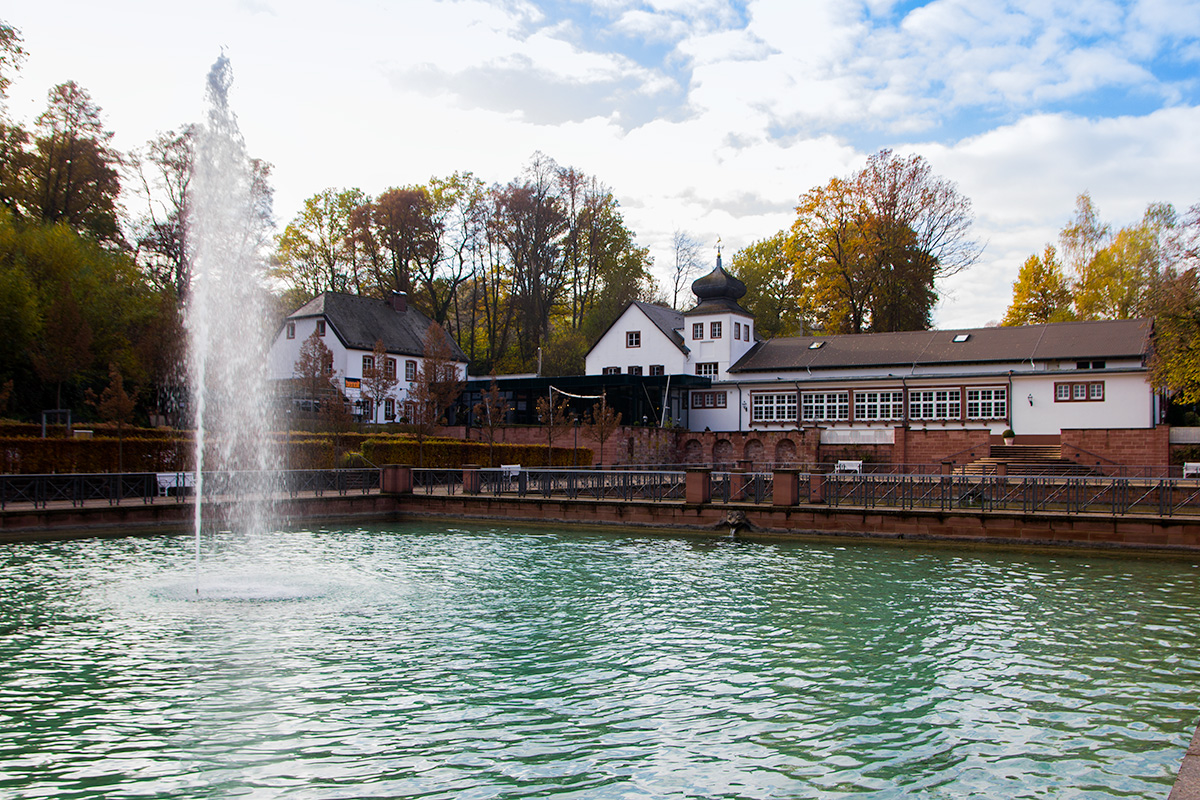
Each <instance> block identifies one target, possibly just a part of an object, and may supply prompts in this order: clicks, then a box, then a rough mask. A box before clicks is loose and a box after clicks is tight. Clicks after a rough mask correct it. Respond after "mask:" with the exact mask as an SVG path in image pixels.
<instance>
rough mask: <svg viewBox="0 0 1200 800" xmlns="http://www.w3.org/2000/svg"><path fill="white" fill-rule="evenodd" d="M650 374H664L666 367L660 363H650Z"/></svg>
mask: <svg viewBox="0 0 1200 800" xmlns="http://www.w3.org/2000/svg"><path fill="white" fill-rule="evenodd" d="M650 374H651V375H666V374H667V369H666V367H664V366H663V365H662V364H651V365H650Z"/></svg>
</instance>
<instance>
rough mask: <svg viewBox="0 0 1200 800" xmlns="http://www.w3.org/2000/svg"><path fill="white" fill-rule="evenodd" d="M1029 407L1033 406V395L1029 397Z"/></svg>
mask: <svg viewBox="0 0 1200 800" xmlns="http://www.w3.org/2000/svg"><path fill="white" fill-rule="evenodd" d="M1029 405H1033V395H1032V394H1031V395H1029Z"/></svg>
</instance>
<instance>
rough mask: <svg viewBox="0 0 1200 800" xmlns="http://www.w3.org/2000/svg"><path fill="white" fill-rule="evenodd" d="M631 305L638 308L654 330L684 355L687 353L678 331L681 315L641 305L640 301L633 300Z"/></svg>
mask: <svg viewBox="0 0 1200 800" xmlns="http://www.w3.org/2000/svg"><path fill="white" fill-rule="evenodd" d="M633 304H634V305H635V306H637V307H638V308H640V309H641V310H642V313H643V314H645V315H646V316H647V317H648V318H649V319H650V321H651V322H653V323H654V326H655V327H656V328H658V329H659V330H660V331H662V332H663V333H664V334H666V336H667V338H668V339H670V340H671V342H672V343H673V344H674V345H675V346H676V347H678V348H679V349H680V350H682V351H683V352H684V353H687V352H688V348H687V345H685V344H684V343H683V334H681V333H680V332H679V330H678V329H679V328H682V327H683V314H680V313H679V312H678V311H676V310H674V309H671V308H664V307H663V306H656V305H653V304H651V303H643V302H642V301H640V300H634V301H633Z"/></svg>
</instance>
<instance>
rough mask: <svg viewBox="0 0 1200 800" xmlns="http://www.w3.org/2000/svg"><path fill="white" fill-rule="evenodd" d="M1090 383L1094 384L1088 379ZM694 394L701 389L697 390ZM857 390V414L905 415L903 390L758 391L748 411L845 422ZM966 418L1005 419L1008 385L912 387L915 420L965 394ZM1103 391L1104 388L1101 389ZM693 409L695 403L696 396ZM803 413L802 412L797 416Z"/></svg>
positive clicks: (771, 417) (957, 407)
mask: <svg viewBox="0 0 1200 800" xmlns="http://www.w3.org/2000/svg"><path fill="white" fill-rule="evenodd" d="M1088 385H1090V384H1088ZM695 394H703V393H696V392H694V393H693V395H695ZM851 394H853V408H854V419H855V420H856V421H869V420H900V419H903V418H904V392H903V391H891V390H887V391H875V390H872V391H855V392H853V393H851V392H850V391H849V390H845V391H831V392H801V393H800V400H799V403H798V404H797V401H796V392H755V393H753V394H752V395H751V402H750V415H751V420H752V421H754V422H794V421H796V420H797V419H799V420H801V421H803V422H843V421H848V420H849V419H850V410H851ZM964 394H965V396H966V415H965V416H966V418H967V419H1004V418H1006V417H1007V416H1008V389H1007V388H1004V387H987V388H978V389H975V388H971V389H967V390H966V391H965V392H964V391H962V390H960V389H911V390H909V392H908V418H909V419H913V420H949V419H962V418H963V416H964V414H963V396H964ZM1101 395H1103V387H1102V388H1101ZM692 407H693V408H701V407H704V408H707V407H708V406H697V405H696V404H695V402H694V401H693V404H692ZM797 412H799V417H797Z"/></svg>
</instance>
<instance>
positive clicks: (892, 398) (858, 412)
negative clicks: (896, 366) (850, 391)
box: [854, 392, 904, 420]
mask: <svg viewBox="0 0 1200 800" xmlns="http://www.w3.org/2000/svg"><path fill="white" fill-rule="evenodd" d="M903 417H904V392H855V393H854V418H855V419H856V420H860V419H861V420H868V419H902V418H903Z"/></svg>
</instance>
